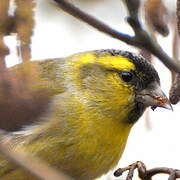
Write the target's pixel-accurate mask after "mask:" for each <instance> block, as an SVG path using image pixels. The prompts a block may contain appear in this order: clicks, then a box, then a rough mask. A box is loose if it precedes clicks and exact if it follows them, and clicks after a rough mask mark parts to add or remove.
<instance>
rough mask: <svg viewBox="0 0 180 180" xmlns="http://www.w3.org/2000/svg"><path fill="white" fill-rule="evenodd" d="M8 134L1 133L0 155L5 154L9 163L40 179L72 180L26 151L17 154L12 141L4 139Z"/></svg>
mask: <svg viewBox="0 0 180 180" xmlns="http://www.w3.org/2000/svg"><path fill="white" fill-rule="evenodd" d="M6 134H7V133H4V132H3V131H0V153H1V154H3V155H4V156H5V157H6V158H7V159H8V160H9V161H11V162H13V163H14V164H16V166H17V167H20V168H23V169H24V170H27V172H28V173H31V174H32V175H34V176H35V177H36V178H38V179H43V180H49V179H53V180H71V178H70V177H68V176H66V175H65V174H63V173H62V172H60V171H57V170H55V169H53V168H51V167H50V166H49V165H48V164H47V163H45V162H43V161H42V160H39V159H36V158H35V157H33V156H32V155H31V154H29V153H27V152H24V151H21V152H17V151H15V150H13V148H12V147H13V143H12V142H11V140H10V139H8V140H7V139H6V138H4V137H3V136H4V135H6ZM10 171H11V170H10Z"/></svg>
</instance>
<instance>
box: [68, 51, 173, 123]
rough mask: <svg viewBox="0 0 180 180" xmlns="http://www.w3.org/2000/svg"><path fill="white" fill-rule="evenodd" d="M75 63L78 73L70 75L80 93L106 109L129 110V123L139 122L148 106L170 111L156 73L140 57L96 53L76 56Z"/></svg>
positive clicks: (125, 53) (73, 58)
mask: <svg viewBox="0 0 180 180" xmlns="http://www.w3.org/2000/svg"><path fill="white" fill-rule="evenodd" d="M72 62H75V63H72ZM72 62H71V63H72V64H73V68H75V69H74V70H73V71H72V72H75V74H74V73H72V74H71V75H72V76H73V81H75V86H76V87H78V90H79V92H83V93H84V94H83V96H85V97H87V98H88V99H91V100H93V101H94V102H97V103H99V104H103V105H104V107H105V109H107V110H108V108H111V110H112V109H113V108H114V109H116V110H117V109H119V110H121V111H122V110H123V109H129V111H130V112H129V117H128V119H129V121H131V120H132V119H133V121H135V120H137V119H138V118H139V117H140V116H141V115H142V113H143V112H144V110H145V109H146V107H149V106H150V107H151V108H152V109H153V110H154V109H155V108H156V107H164V108H168V109H171V105H170V103H169V100H168V98H167V97H166V96H165V94H164V93H163V91H162V90H161V88H160V79H159V76H158V73H157V71H156V70H155V69H154V67H153V66H152V65H151V64H150V63H149V62H148V61H147V60H145V59H144V58H143V57H142V56H140V55H136V54H134V53H131V52H127V51H120V50H97V51H93V52H87V53H82V54H78V55H77V56H76V55H75V56H73V57H72ZM77 74H78V76H77ZM72 89H73V88H72ZM108 106H109V107H108ZM134 116H135V117H134Z"/></svg>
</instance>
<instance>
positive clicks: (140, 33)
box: [54, 0, 180, 73]
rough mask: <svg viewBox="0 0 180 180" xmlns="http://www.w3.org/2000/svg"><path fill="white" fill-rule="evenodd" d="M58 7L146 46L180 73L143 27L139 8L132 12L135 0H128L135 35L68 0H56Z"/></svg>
mask: <svg viewBox="0 0 180 180" xmlns="http://www.w3.org/2000/svg"><path fill="white" fill-rule="evenodd" d="M54 1H55V2H56V4H57V6H58V7H60V8H61V9H62V10H64V11H65V12H67V13H69V14H71V15H72V16H74V17H76V18H78V19H80V20H81V21H83V22H85V23H87V24H89V25H91V26H93V27H94V28H96V29H98V30H99V31H101V32H104V33H106V34H108V35H110V36H111V37H113V38H116V39H119V40H121V41H123V42H125V43H127V44H129V45H133V46H135V47H138V48H144V49H146V50H147V51H149V52H150V53H152V54H153V55H155V56H156V57H158V58H159V59H160V60H161V61H162V62H163V63H164V65H165V66H166V67H167V68H169V69H170V70H172V71H175V72H178V73H180V66H179V64H178V63H177V62H175V61H173V60H172V59H171V58H170V57H169V56H168V55H167V54H166V53H165V52H164V51H163V50H162V48H161V47H160V46H159V45H158V44H157V43H156V42H155V41H153V40H152V38H151V37H150V36H149V35H148V33H147V32H146V31H145V30H144V29H143V28H142V26H141V24H140V22H139V19H138V16H137V10H136V9H135V7H134V14H133V13H132V9H133V4H134V3H133V0H126V2H125V3H126V5H127V7H128V9H129V10H131V11H130V12H129V14H130V16H129V17H128V18H127V20H128V23H129V24H130V26H131V27H132V28H133V30H134V32H135V36H130V35H127V34H124V33H121V32H118V31H116V30H114V29H112V28H111V27H109V26H108V25H106V24H105V23H103V22H101V21H99V20H98V19H96V18H95V17H93V16H91V15H89V14H87V13H85V12H84V11H82V10H80V9H79V8H77V7H75V6H74V5H73V4H71V3H69V2H68V1H66V0H54ZM136 1H137V0H136Z"/></svg>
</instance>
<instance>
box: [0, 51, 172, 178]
mask: <svg viewBox="0 0 180 180" xmlns="http://www.w3.org/2000/svg"><path fill="white" fill-rule="evenodd" d="M31 63H32V64H36V66H38V69H39V72H40V79H41V81H40V83H38V84H34V85H33V87H32V88H34V89H36V90H37V89H41V88H42V89H43V88H44V89H46V90H48V91H49V94H48V96H49V97H50V100H49V101H48V106H47V108H46V111H44V112H43V113H41V114H39V115H38V116H37V117H36V118H37V119H38V120H41V121H40V122H39V124H37V125H36V126H34V127H31V128H30V127H29V130H27V132H29V133H24V134H23V133H22V134H21V135H19V136H18V138H17V136H14V147H13V148H14V149H15V150H17V151H18V150H21V149H22V148H23V149H24V150H26V151H28V152H31V153H32V154H33V155H35V156H37V157H40V158H41V159H43V160H45V161H46V162H48V163H49V164H50V165H51V166H52V167H55V168H56V169H60V170H62V171H64V172H65V173H67V174H68V175H70V176H71V177H73V178H74V179H78V180H91V179H95V178H97V177H99V176H101V175H103V174H105V173H107V172H108V171H109V170H110V169H112V168H113V167H115V166H116V165H117V163H118V161H119V159H120V158H121V155H122V153H123V151H124V148H125V145H126V141H127V138H128V135H129V132H130V130H131V128H132V126H133V125H134V124H135V122H136V121H137V120H138V119H139V118H140V117H141V115H142V114H143V112H144V111H145V109H146V108H147V107H149V106H151V107H152V108H153V109H154V108H156V107H165V108H168V107H171V106H170V104H169V101H168V99H167V97H166V96H165V95H164V93H163V92H162V90H161V88H160V79H159V76H158V73H157V72H156V70H155V69H154V67H153V66H152V65H151V64H150V63H148V62H147V61H146V60H145V59H144V58H143V57H142V56H140V55H136V54H133V53H131V52H127V51H120V50H114V49H111V50H109V49H108V50H96V51H90V52H84V53H79V54H75V55H72V56H70V57H67V58H64V59H63V58H62V59H53V60H46V61H41V62H31ZM17 69H18V71H19V70H20V69H21V65H18V67H17ZM12 139H13V135H12ZM1 162H2V164H1V166H0V179H5V180H12V179H13V180H16V179H17V180H27V179H35V178H34V177H33V176H31V175H30V174H28V172H25V171H24V170H23V169H20V168H17V167H16V168H13V167H14V166H13V165H12V164H11V163H9V162H8V161H6V160H5V158H3V157H1V158H0V163H1Z"/></svg>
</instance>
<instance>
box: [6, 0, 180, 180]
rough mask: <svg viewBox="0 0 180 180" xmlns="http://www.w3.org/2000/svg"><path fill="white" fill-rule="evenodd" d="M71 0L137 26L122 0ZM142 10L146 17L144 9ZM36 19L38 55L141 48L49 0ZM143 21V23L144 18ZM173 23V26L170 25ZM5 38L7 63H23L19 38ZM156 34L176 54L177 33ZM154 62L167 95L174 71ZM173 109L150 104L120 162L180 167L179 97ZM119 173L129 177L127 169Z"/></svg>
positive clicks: (117, 23)
mask: <svg viewBox="0 0 180 180" xmlns="http://www.w3.org/2000/svg"><path fill="white" fill-rule="evenodd" d="M72 2H73V3H74V4H76V5H77V6H79V7H80V8H81V9H82V10H84V11H86V12H87V13H89V14H92V15H93V16H95V17H97V18H98V19H100V20H102V21H104V22H105V23H107V24H108V25H109V26H111V27H113V28H115V29H117V30H119V31H121V32H124V33H126V34H129V35H133V31H132V29H131V28H130V26H128V24H127V23H126V21H125V17H126V15H127V14H126V13H127V12H126V8H125V7H124V6H123V4H122V2H121V1H120V0H119V1H111V0H89V1H88V0H73V1H72ZM142 2H143V1H142ZM164 4H165V5H166V6H167V8H168V10H169V12H171V13H173V12H175V4H176V0H164ZM141 16H142V17H143V13H142V14H141ZM35 20H36V22H35V23H36V25H35V29H34V35H33V37H32V46H31V48H32V59H33V60H41V59H48V58H55V57H65V56H69V55H70V54H74V53H78V52H83V51H89V50H95V49H107V48H108V49H111V48H114V49H121V50H128V51H133V52H138V50H137V49H135V48H133V47H132V46H128V45H126V44H125V43H123V42H121V41H119V40H116V39H113V38H111V37H109V36H107V35H105V34H103V33H100V32H98V31H97V30H96V29H94V28H92V27H90V26H89V25H86V24H84V23H82V22H80V21H79V20H77V19H75V18H74V17H71V16H70V15H68V14H66V13H64V12H62V11H61V10H60V9H58V8H57V7H55V5H54V4H53V3H52V1H50V0H37V8H36V9H35ZM142 23H144V20H143V19H142ZM171 29H172V28H171V27H170V31H171ZM5 40H6V43H7V44H8V46H9V47H10V48H11V54H10V55H9V56H8V57H7V58H6V63H7V65H8V67H10V66H12V65H14V64H16V63H19V59H18V58H17V52H16V45H17V42H16V38H15V37H12V36H11V37H10V36H9V37H6V39H5ZM157 40H158V42H159V43H160V44H161V45H162V47H163V49H164V50H165V51H166V52H167V53H168V54H169V55H170V56H172V33H170V34H169V36H167V37H162V36H161V35H159V36H157ZM179 50H180V47H179ZM12 59H13V61H12ZM154 65H155V68H156V69H157V71H158V72H159V75H160V78H161V85H162V89H163V90H164V92H165V93H166V94H167V95H168V94H169V89H170V85H171V74H170V72H169V70H168V69H167V68H166V67H165V66H164V65H162V63H161V62H160V61H159V60H157V59H154ZM173 109H174V111H173V112H172V111H170V110H165V109H160V108H158V109H156V110H155V111H152V110H150V109H149V110H148V112H147V113H146V114H145V115H144V116H143V117H142V118H141V119H140V120H139V121H138V122H137V123H136V124H135V126H134V128H133V129H132V131H131V133H130V136H129V139H128V142H127V146H126V149H125V152H124V154H123V157H122V159H121V160H120V162H119V165H118V166H117V167H124V166H126V165H129V164H131V163H133V162H135V161H143V162H144V163H145V164H146V165H147V168H148V169H149V168H153V167H161V166H164V167H171V168H177V169H180V156H179V152H180V143H179V138H180V103H179V104H177V105H175V106H173ZM112 174H113V171H112V172H109V174H108V175H105V176H103V177H101V178H100V179H116V178H115V177H113V175H112ZM162 176H165V175H158V176H156V178H154V179H157V180H162V179H163V178H164V177H162ZM117 179H125V175H123V176H122V177H121V178H117ZM164 179H167V177H165V178H164Z"/></svg>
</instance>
